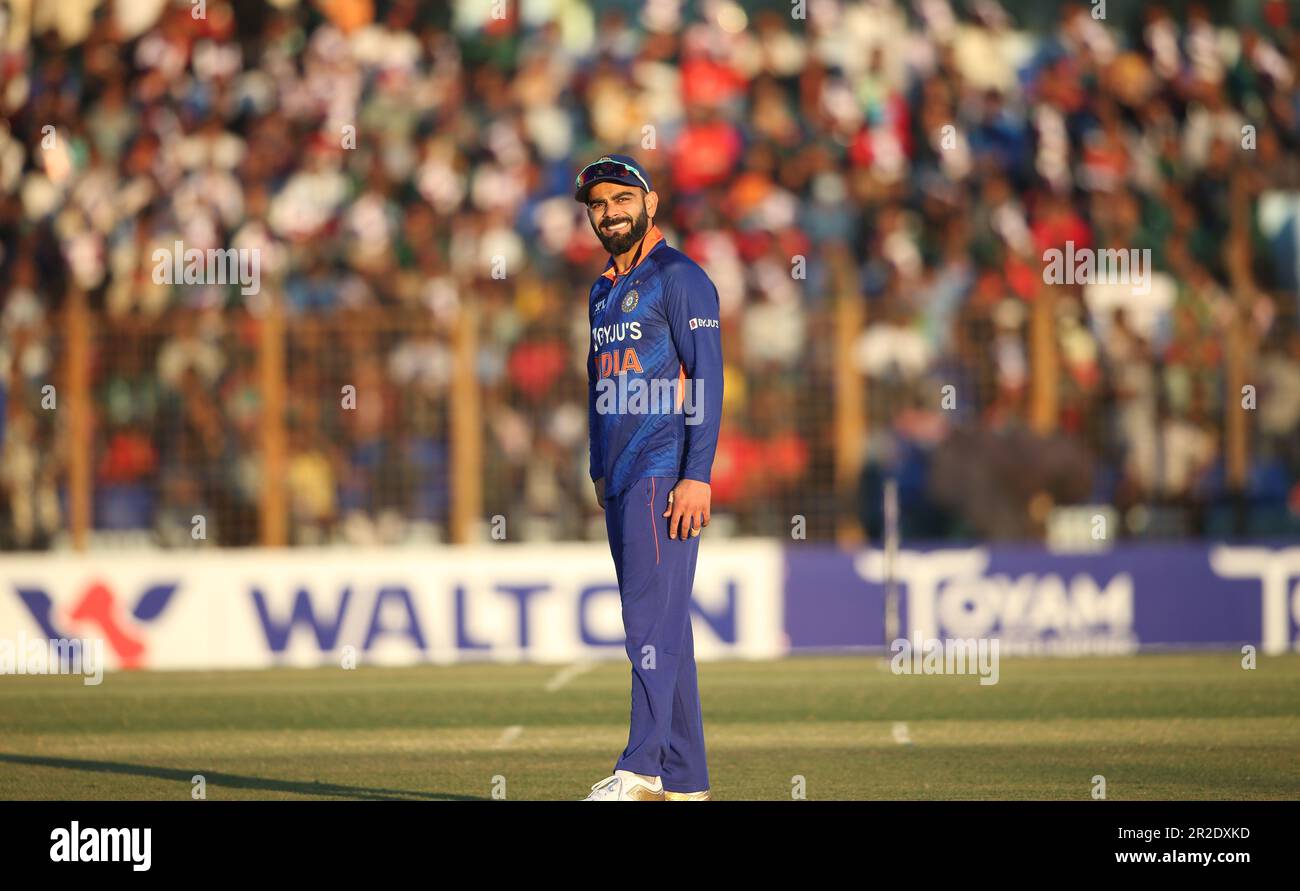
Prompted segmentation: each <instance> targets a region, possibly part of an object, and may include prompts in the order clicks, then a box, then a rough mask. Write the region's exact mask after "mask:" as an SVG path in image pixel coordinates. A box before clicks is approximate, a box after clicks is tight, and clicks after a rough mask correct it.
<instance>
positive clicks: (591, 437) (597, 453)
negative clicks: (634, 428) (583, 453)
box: [587, 345, 605, 483]
mask: <svg viewBox="0 0 1300 891" xmlns="http://www.w3.org/2000/svg"><path fill="white" fill-rule="evenodd" d="M587 428H588V431H589V432H588V434H587V435H588V442H589V445H590V452H591V467H590V470H589V473H590V474H591V481H592V482H593V483H594V482H596V481H597V480H599V479H601V478H602V477H603V476H604V475H605V449H604V444H603V443H602V442H601V430H600V416H599V415H598V414H597V412H596V351H595V350H594V349H592V348H591V347H590V345H589V346H588V348H587Z"/></svg>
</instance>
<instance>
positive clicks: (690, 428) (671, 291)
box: [664, 264, 722, 483]
mask: <svg viewBox="0 0 1300 891" xmlns="http://www.w3.org/2000/svg"><path fill="white" fill-rule="evenodd" d="M664 304H665V308H666V310H667V315H668V328H669V330H670V331H671V332H672V338H673V345H674V346H675V347H676V348H677V355H678V356H679V357H680V359H681V362H682V367H683V368H684V369H685V371H686V377H687V379H688V380H687V382H686V386H687V392H686V394H685V402H684V406H685V410H686V450H685V457H684V460H683V462H682V477H683V478H684V479H690V480H699V481H700V482H702V483H707V482H709V476H710V473H711V471H712V468H713V455H714V453H715V452H716V451H717V448H718V430H719V428H720V427H721V426H722V328H721V319H720V315H719V305H718V289H717V288H715V287H714V286H713V282H711V281H710V280H709V277H708V276H707V275H705V274H704V270H703V269H700V268H699V267H698V266H695V265H693V264H691V265H683V266H679V267H677V268H675V269H673V270H672V274H671V275H669V276H667V277H666V280H665V282H664Z"/></svg>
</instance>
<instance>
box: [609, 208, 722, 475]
mask: <svg viewBox="0 0 1300 891" xmlns="http://www.w3.org/2000/svg"><path fill="white" fill-rule="evenodd" d="M588 311H589V318H590V321H591V350H590V352H589V354H588V357H587V379H588V384H589V386H588V389H589V391H590V393H589V399H588V416H589V418H588V420H589V422H590V424H591V478H592V480H593V481H595V480H599V479H601V478H602V477H603V478H604V480H605V494H606V496H607V497H613V496H616V495H619V494H621V493H622V492H623V491H624V490H625V489H627V487H628V486H630V485H631V484H632V483H634V482H636V481H637V480H639V479H644V478H645V477H649V476H663V477H675V478H677V479H693V480H699V481H701V482H704V483H707V482H709V473H710V470H711V468H712V466H713V454H714V452H715V451H716V450H717V446H718V428H719V426H720V425H721V423H722V331H721V328H720V324H719V323H720V318H719V309H718V290H717V288H715V287H714V286H713V282H711V281H710V280H709V277H708V275H706V274H705V272H704V270H703V269H701V268H700V266H699V264H697V263H696V262H695V261H694V260H692V259H691V258H690V257H688V256H686V255H685V254H683V253H682V252H681V251H678V250H674V249H673V248H671V247H669V246H668V244H667V243H666V242H665V241H664V240H663V234H662V233H661V232H660V231H659V227H658V226H651V228H650V230H649V231H648V232H647V233H646V237H645V239H644V240H643V242H642V246H641V254H640V257H639V258H638V259H636V260H634V262H633V265H632V268H631V269H629V270H628V271H627V272H626V273H624V274H623V275H618V274H617V273H616V272H615V270H614V259H613V257H611V258H610V260H609V264H608V266H606V268H605V272H604V273H603V274H602V275H601V277H600V278H599V279H597V280H596V283H595V284H594V285H592V288H591V296H590V299H589V303H588Z"/></svg>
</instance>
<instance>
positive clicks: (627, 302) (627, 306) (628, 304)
mask: <svg viewBox="0 0 1300 891" xmlns="http://www.w3.org/2000/svg"><path fill="white" fill-rule="evenodd" d="M639 296H640V295H639V294H637V292H636V291H635V290H632V291H628V292H627V296H626V297H624V298H623V312H631V311H632V310H634V309H636V301H637V298H638V297H639Z"/></svg>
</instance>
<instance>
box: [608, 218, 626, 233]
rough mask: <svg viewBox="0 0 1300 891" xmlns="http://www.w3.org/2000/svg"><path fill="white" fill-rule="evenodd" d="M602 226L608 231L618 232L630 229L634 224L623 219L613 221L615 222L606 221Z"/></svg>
mask: <svg viewBox="0 0 1300 891" xmlns="http://www.w3.org/2000/svg"><path fill="white" fill-rule="evenodd" d="M601 228H602V229H604V230H605V231H606V232H616V231H618V230H620V229H630V228H632V224H631V222H629V221H628V220H623V221H622V222H618V223H613V224H610V223H606V224H605V225H604V226H602V227H601Z"/></svg>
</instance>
